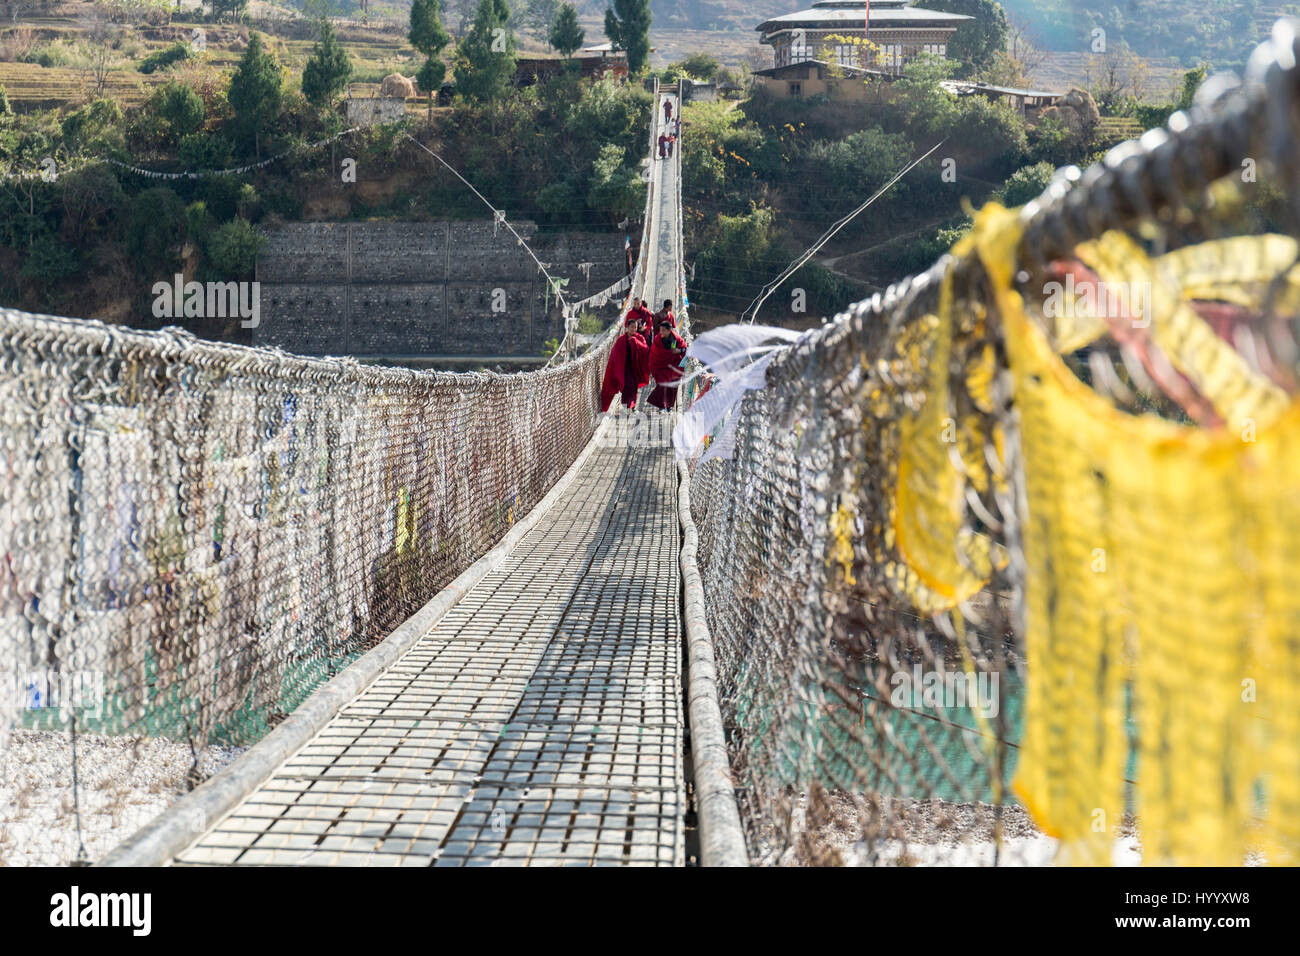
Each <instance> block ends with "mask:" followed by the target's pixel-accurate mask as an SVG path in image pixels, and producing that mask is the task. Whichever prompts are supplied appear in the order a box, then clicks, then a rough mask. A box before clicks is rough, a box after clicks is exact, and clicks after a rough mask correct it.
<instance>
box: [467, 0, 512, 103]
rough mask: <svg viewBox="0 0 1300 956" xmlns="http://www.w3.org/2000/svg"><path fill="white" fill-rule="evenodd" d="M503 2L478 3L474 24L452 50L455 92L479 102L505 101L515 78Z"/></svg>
mask: <svg viewBox="0 0 1300 956" xmlns="http://www.w3.org/2000/svg"><path fill="white" fill-rule="evenodd" d="M509 21H510V7H509V5H508V4H507V3H506V0H479V5H478V10H477V12H476V13H475V14H474V25H473V26H472V27H470V30H469V33H468V34H466V36H465V39H464V40H462V41H461V42H460V46H459V47H457V49H456V91H457V92H459V93H464V94H465V95H466V96H468V97H470V98H472V99H475V100H478V101H479V102H481V103H497V102H500V101H501V100H502V99H504V98H505V95H506V91H507V90H508V89H509V88H510V81H511V80H512V79H514V75H515V35H514V33H513V32H512V31H511V30H510V27H509Z"/></svg>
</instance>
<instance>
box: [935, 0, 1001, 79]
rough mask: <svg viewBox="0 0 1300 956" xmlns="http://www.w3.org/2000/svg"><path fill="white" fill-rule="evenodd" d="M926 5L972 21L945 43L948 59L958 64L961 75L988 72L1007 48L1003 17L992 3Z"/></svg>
mask: <svg viewBox="0 0 1300 956" xmlns="http://www.w3.org/2000/svg"><path fill="white" fill-rule="evenodd" d="M926 6H927V7H929V8H930V9H931V10H942V11H944V12H946V13H960V14H963V15H964V16H968V17H973V18H974V19H972V20H967V21H966V22H965V23H963V24H962V25H961V26H959V27H958V28H957V32H956V33H954V34H953V37H952V39H951V40H949V41H948V58H949V59H952V60H956V61H958V62H959V63H961V64H962V67H963V69H962V71H961V75H963V76H970V75H972V74H975V73H979V72H981V71H982V70H986V69H988V68H989V67H991V66H992V65H993V64H994V62H995V61H996V60H997V58H998V54H999V53H1001V52H1002V51H1003V50H1005V49H1006V48H1007V15H1006V13H1005V12H1004V11H1003V9H1002V6H1001V4H999V3H997V2H996V0H927V2H926Z"/></svg>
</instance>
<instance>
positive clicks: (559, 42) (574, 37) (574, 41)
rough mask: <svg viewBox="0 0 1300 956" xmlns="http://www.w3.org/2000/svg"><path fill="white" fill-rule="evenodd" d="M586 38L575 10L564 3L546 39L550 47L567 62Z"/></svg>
mask: <svg viewBox="0 0 1300 956" xmlns="http://www.w3.org/2000/svg"><path fill="white" fill-rule="evenodd" d="M586 38H587V34H586V32H585V31H584V30H583V29H582V27H581V26H580V25H579V24H578V11H577V8H575V7H574V5H573V4H571V3H566V4H565V5H564V6H562V7H560V12H559V13H557V14H556V15H555V22H554V23H553V24H552V25H551V34H550V36H549V38H548V39H549V40H550V44H551V46H553V47H555V49H557V50H559V51H560V55H561V56H563V57H564V58H565V59H566V60H568V59H571V58H572V57H573V54H574V53H576V52H577V51H578V50H580V49H581V48H582V41H583V40H585V39H586Z"/></svg>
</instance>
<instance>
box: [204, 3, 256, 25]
mask: <svg viewBox="0 0 1300 956" xmlns="http://www.w3.org/2000/svg"><path fill="white" fill-rule="evenodd" d="M211 2H212V19H213V20H220V19H222V18H223V17H226V16H229V17H230V19H232V20H242V19H243V18H244V17H245V15H246V14H247V13H248V0H211Z"/></svg>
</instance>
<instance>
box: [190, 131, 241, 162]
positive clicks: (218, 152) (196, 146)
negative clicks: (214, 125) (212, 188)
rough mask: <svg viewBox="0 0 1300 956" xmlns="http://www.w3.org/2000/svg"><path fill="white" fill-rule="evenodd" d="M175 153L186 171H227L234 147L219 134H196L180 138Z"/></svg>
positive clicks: (232, 159)
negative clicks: (178, 146)
mask: <svg viewBox="0 0 1300 956" xmlns="http://www.w3.org/2000/svg"><path fill="white" fill-rule="evenodd" d="M177 152H178V155H179V156H180V159H181V163H182V164H184V166H185V168H186V169H228V168H229V167H230V165H231V164H232V163H233V162H234V155H235V145H234V144H233V143H232V142H230V140H228V139H226V137H224V136H222V135H221V134H220V133H205V132H198V133H190V134H189V135H188V136H182V137H181V143H180V148H179V149H178V151H177Z"/></svg>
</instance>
